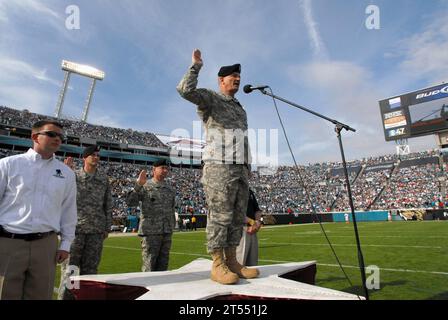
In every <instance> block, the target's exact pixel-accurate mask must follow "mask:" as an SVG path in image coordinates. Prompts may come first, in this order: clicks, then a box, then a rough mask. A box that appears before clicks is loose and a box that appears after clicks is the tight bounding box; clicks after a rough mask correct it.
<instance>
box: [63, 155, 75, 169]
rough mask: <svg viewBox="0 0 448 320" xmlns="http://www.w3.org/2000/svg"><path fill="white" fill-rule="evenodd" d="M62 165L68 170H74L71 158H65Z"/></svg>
mask: <svg viewBox="0 0 448 320" xmlns="http://www.w3.org/2000/svg"><path fill="white" fill-rule="evenodd" d="M64 164H65V165H66V166H68V167H69V168H70V169H72V170H75V163H74V161H73V158H72V157H67V158H65V159H64Z"/></svg>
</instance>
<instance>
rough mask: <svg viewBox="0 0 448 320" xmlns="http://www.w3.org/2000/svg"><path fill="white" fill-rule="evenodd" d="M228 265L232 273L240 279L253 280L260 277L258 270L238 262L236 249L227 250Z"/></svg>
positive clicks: (225, 250)
mask: <svg viewBox="0 0 448 320" xmlns="http://www.w3.org/2000/svg"><path fill="white" fill-rule="evenodd" d="M224 252H225V254H226V264H227V266H228V267H229V269H230V271H232V272H235V273H236V274H237V275H238V276H239V277H240V278H244V279H252V278H256V277H258V276H259V275H260V271H258V269H256V268H246V267H245V266H243V265H241V264H239V263H238V261H237V260H236V247H230V248H225V249H224Z"/></svg>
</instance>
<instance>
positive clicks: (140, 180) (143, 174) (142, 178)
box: [137, 170, 148, 186]
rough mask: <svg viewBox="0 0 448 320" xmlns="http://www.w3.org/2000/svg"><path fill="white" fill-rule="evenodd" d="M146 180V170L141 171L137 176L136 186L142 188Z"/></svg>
mask: <svg viewBox="0 0 448 320" xmlns="http://www.w3.org/2000/svg"><path fill="white" fill-rule="evenodd" d="M147 180H148V178H147V177H146V170H142V171H141V172H140V174H139V175H138V179H137V184H139V185H140V186H144V185H145V183H146V181H147Z"/></svg>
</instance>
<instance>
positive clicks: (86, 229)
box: [58, 146, 112, 300]
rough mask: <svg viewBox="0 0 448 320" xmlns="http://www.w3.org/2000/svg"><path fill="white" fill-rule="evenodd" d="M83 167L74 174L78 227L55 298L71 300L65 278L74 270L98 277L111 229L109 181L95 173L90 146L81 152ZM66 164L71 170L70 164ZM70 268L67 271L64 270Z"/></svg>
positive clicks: (94, 149)
mask: <svg viewBox="0 0 448 320" xmlns="http://www.w3.org/2000/svg"><path fill="white" fill-rule="evenodd" d="M83 159H84V167H83V168H81V169H79V170H77V171H75V173H76V185H77V207H78V224H77V225H76V235H75V240H74V241H73V243H72V245H71V248H70V257H69V259H68V260H67V263H66V264H65V265H63V267H62V271H61V284H60V287H59V292H58V298H59V299H64V300H69V299H73V296H72V294H71V293H70V291H69V290H67V289H66V287H65V284H66V283H67V280H68V276H70V275H72V274H70V273H71V270H73V267H76V268H79V274H80V275H83V274H97V272H98V265H99V264H100V260H101V253H102V250H103V241H104V239H106V238H107V237H108V234H109V231H110V228H111V225H112V192H111V187H110V183H109V179H108V177H107V176H106V175H104V174H102V173H100V172H98V170H97V168H98V164H99V160H100V157H99V148H98V147H97V146H89V147H87V148H85V149H84V152H83ZM66 164H67V165H69V166H71V167H72V168H73V167H74V166H73V160H72V159H70V158H69V159H67V161H66ZM68 266H70V267H69V268H67V267H68Z"/></svg>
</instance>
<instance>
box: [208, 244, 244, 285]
mask: <svg viewBox="0 0 448 320" xmlns="http://www.w3.org/2000/svg"><path fill="white" fill-rule="evenodd" d="M211 255H212V259H213V265H212V271H211V275H210V279H212V280H213V281H216V282H218V283H221V284H235V283H237V282H238V281H239V277H238V275H237V274H235V273H233V272H232V271H230V270H229V268H228V267H227V266H226V264H225V263H224V253H223V250H222V249H216V250H215V251H213V252H212V254H211Z"/></svg>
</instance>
